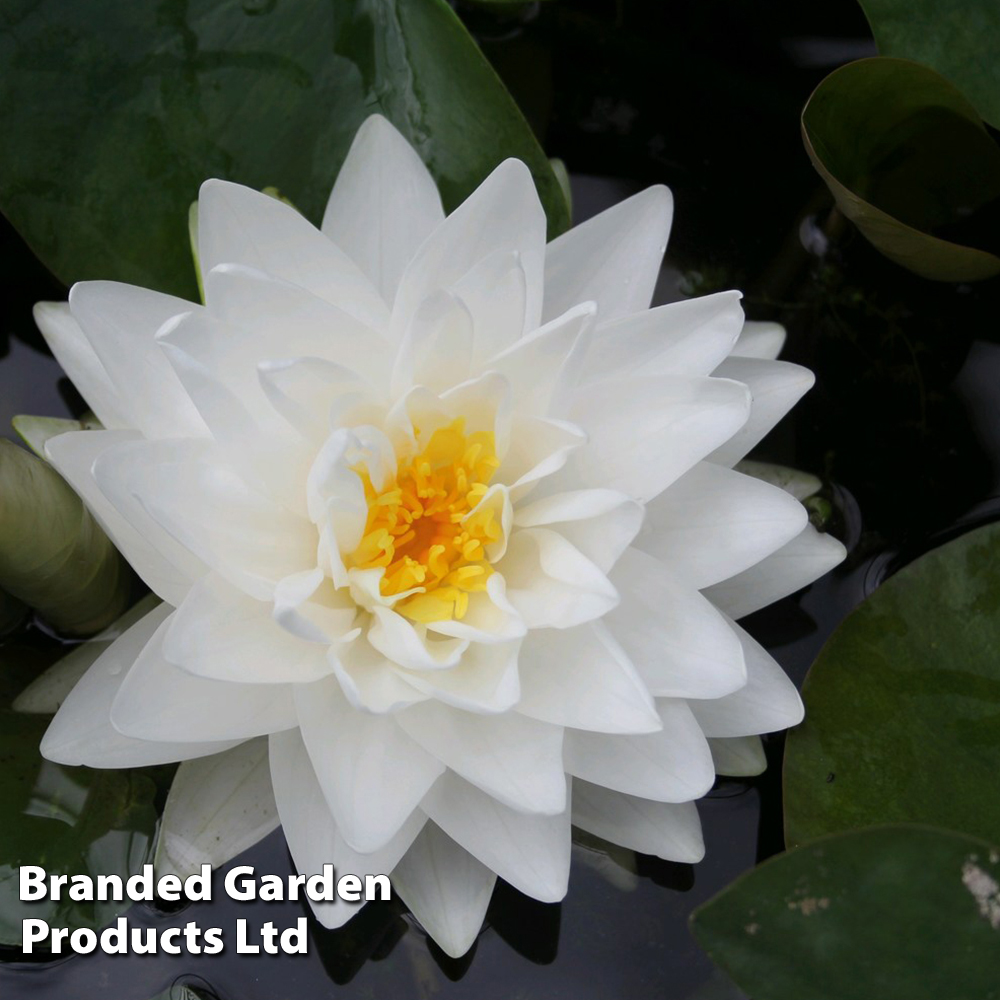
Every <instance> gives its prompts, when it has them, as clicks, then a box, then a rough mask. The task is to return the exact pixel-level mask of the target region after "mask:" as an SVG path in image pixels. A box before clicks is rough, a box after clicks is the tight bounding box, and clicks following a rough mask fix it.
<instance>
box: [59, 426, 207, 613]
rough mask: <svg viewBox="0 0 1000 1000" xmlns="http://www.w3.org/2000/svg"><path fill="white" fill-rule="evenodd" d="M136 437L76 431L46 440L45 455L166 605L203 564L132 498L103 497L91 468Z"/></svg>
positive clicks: (180, 594)
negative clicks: (107, 454) (106, 455)
mask: <svg viewBox="0 0 1000 1000" xmlns="http://www.w3.org/2000/svg"><path fill="white" fill-rule="evenodd" d="M138 440H139V436H138V435H137V434H135V433H134V432H132V431H77V432H75V433H71V434H60V435H59V436H58V437H54V438H49V440H48V441H47V442H46V444H45V454H46V455H47V457H48V459H49V461H50V462H51V463H52V465H53V466H54V467H55V468H56V469H57V470H58V471H59V474H60V475H61V476H62V477H63V478H64V479H66V480H67V481H68V482H69V484H70V485H71V486H72V487H73V489H74V490H76V492H77V493H78V494H79V495H80V497H81V498H82V499H83V502H84V503H85V504H86V505H87V507H88V509H89V510H90V512H91V513H92V514H93V515H94V517H95V518H96V519H97V523H98V524H100V526H101V527H102V528H103V529H104V530H105V532H106V533H107V534H108V535H109V537H110V538H111V540H112V541H113V542H114V543H115V545H116V546H117V547H118V549H119V550H120V551H121V553H122V555H123V556H125V558H126V559H127V560H128V562H129V564H130V565H131V566H132V568H133V569H134V570H135V571H136V572H137V573H138V574H139V576H140V577H142V580H143V582H144V583H145V584H146V585H147V586H148V587H149V588H150V590H152V591H153V592H154V593H155V594H157V595H158V596H159V597H162V598H163V600H165V601H166V602H167V603H168V604H173V605H177V604H180V603H181V601H182V600H184V595H185V594H186V593H187V592H188V590H189V589H190V587H191V583H192V581H193V580H197V579H198V578H199V577H201V576H202V575H203V574H204V573H205V564H204V563H203V562H202V561H201V560H200V559H198V558H197V556H194V555H192V554H191V553H190V552H189V551H188V550H187V549H185V548H184V547H183V546H182V545H180V544H178V543H177V542H176V541H174V539H173V538H171V537H170V535H168V534H167V533H166V532H165V531H164V530H163V529H162V528H161V527H160V526H159V525H158V524H157V523H156V522H155V521H154V520H153V519H152V518H151V517H150V516H149V515H148V514H147V513H146V512H145V511H144V510H143V509H142V507H141V506H140V505H139V504H138V503H137V502H136V501H135V499H134V498H133V497H131V496H122V497H117V498H116V497H107V496H105V494H104V493H103V492H102V490H101V488H100V487H99V486H98V485H97V480H96V479H95V478H94V475H93V471H92V470H93V466H94V462H95V461H96V460H97V459H98V458H99V457H100V456H101V455H102V454H103V453H104V452H106V451H108V450H110V449H113V448H116V447H117V446H119V445H124V444H127V443H129V442H134V441H138Z"/></svg>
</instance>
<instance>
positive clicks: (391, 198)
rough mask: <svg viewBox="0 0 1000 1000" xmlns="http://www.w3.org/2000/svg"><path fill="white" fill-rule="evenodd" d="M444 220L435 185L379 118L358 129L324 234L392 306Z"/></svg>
mask: <svg viewBox="0 0 1000 1000" xmlns="http://www.w3.org/2000/svg"><path fill="white" fill-rule="evenodd" d="M443 219H444V210H443V209H442V208H441V198H440V196H439V195H438V192H437V187H436V186H435V184H434V180H433V178H432V177H431V175H430V174H429V173H428V171H427V168H426V167H425V166H424V164H423V161H422V160H421V159H420V157H419V156H418V155H417V153H416V151H415V150H414V149H413V147H412V146H411V145H410V144H409V143H408V142H407V141H406V139H404V138H403V136H401V135H400V134H399V132H397V131H396V129H395V128H394V127H393V126H392V125H391V124H390V123H389V122H388V121H387V120H386V119H385V118H383V117H382V116H381V115H372V116H371V117H370V118H368V119H367V120H366V121H365V123H364V124H363V125H362V126H361V128H359V129H358V131H357V134H356V135H355V136H354V141H353V142H352V143H351V148H350V150H349V151H348V154H347V159H346V160H344V165H343V166H342V167H341V168H340V173H339V174H338V175H337V183H336V184H334V186H333V192H332V193H331V195H330V200H329V201H328V202H327V206H326V212H325V213H324V215H323V226H322V229H323V232H324V233H325V234H326V235H327V236H329V237H330V239H331V240H333V241H334V243H336V244H337V246H339V247H340V249H341V250H343V251H344V252H345V253H346V254H347V255H348V256H349V257H350V258H351V259H352V260H353V261H354V263H355V264H357V265H358V267H360V268H361V270H362V271H364V273H365V274H366V275H367V276H368V278H369V280H370V281H371V283H372V284H373V285H374V286H375V287H376V288H377V289H378V290H379V292H380V293H381V295H382V298H383V299H384V300H385V302H386V303H387V304H388V305H390V306H391V305H392V302H393V299H395V297H396V287H397V286H398V284H399V279H400V277H401V276H402V274H403V270H404V268H405V267H406V265H407V263H409V261H410V258H412V257H413V255H414V254H415V253H416V251H417V248H418V247H419V246H420V244H421V243H423V241H424V240H425V239H426V238H427V237H428V236H429V235H430V233H431V231H432V230H433V229H434V227H435V226H437V225H439V224H440V223H441V221H442V220H443Z"/></svg>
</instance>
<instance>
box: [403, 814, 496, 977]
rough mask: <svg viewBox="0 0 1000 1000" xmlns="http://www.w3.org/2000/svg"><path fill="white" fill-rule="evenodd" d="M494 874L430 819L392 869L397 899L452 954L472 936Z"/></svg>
mask: <svg viewBox="0 0 1000 1000" xmlns="http://www.w3.org/2000/svg"><path fill="white" fill-rule="evenodd" d="M496 880H497V877H496V873H495V872H493V871H491V870H490V869H489V868H487V867H486V865H484V864H483V863H482V862H480V861H477V860H476V859H475V858H474V857H473V856H472V855H471V854H470V853H469V852H468V851H467V850H465V848H464V847H461V846H460V845H459V844H457V843H455V841H454V840H452V839H451V837H449V836H448V834H446V833H444V832H443V831H442V830H441V828H440V827H438V826H437V825H436V824H434V823H427V824H426V825H425V826H424V828H423V830H421V831H420V834H419V835H418V837H417V839H416V840H415V841H414V842H413V845H412V846H411V847H410V849H409V850H408V851H407V852H406V854H405V855H404V856H403V859H402V860H401V861H400V862H399V864H398V865H396V867H395V868H394V869H393V872H392V884H393V887H394V888H395V890H396V891H397V892H398V893H399V895H400V897H401V898H402V900H403V902H404V903H406V905H407V906H408V907H409V908H410V909H411V910H412V911H413V915H414V916H415V917H416V918H417V920H419V921H420V923H421V924H423V926H424V927H425V928H426V929H427V932H428V934H430V936H431V937H432V938H434V941H435V942H436V944H437V945H438V946H439V947H440V948H441V950H442V951H443V952H444V953H445V954H446V955H450V956H451V957H452V958H461V956H462V955H464V954H465V953H466V952H467V951H468V950H469V949H470V948H471V947H472V945H473V942H474V941H475V940H476V937H477V935H478V934H479V931H480V930H481V929H482V926H483V918H484V917H485V916H486V909H487V907H488V906H489V905H490V897H491V896H492V895H493V886H494V884H495V883H496Z"/></svg>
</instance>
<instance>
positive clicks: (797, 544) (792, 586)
mask: <svg viewBox="0 0 1000 1000" xmlns="http://www.w3.org/2000/svg"><path fill="white" fill-rule="evenodd" d="M846 555H847V550H846V549H845V548H844V546H843V544H842V543H841V542H839V541H838V540H837V539H836V538H834V537H833V536H832V535H824V534H822V533H821V532H819V531H817V530H816V529H815V528H814V527H813V526H812V525H811V524H807V525H806V526H805V528H803V529H802V532H801V533H800V534H799V535H797V536H796V537H795V538H793V539H792V540H791V541H790V542H789V543H788V544H787V545H784V546H782V548H780V549H778V551H777V552H775V553H774V554H773V555H770V556H768V557H767V558H766V559H764V560H762V561H761V562H759V563H757V565H756V566H751V567H750V569H748V570H745V571H744V572H742V573H739V574H737V575H736V576H734V577H732V578H731V579H729V580H724V581H723V582H722V583H717V584H716V585H715V586H714V587H709V588H708V590H706V591H705V596H706V597H708V598H709V600H711V602H712V603H713V604H714V605H715V606H716V607H718V608H721V609H722V610H723V611H725V612H726V614H727V615H729V616H730V617H731V618H742V617H743V616H744V615H749V614H751V613H752V612H754V611H759V610H760V609H761V608H765V607H767V605H768V604H771V603H773V602H774V601H778V600H781V598H782V597H787V596H788V595H789V594H794V593H795V591H797V590H801V589H802V588H803V587H807V586H808V585H809V584H810V583H812V582H813V581H814V580H816V579H818V578H819V577H821V576H822V575H823V574H824V573H827V572H829V571H830V570H831V569H833V567H834V566H836V565H838V564H839V563H841V562H843V561H844V557H845V556H846Z"/></svg>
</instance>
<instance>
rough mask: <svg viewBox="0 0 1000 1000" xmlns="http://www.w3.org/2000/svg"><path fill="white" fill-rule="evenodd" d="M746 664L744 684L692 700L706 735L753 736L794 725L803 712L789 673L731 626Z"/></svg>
mask: <svg viewBox="0 0 1000 1000" xmlns="http://www.w3.org/2000/svg"><path fill="white" fill-rule="evenodd" d="M732 627H733V629H734V630H735V632H736V634H737V636H739V639H740V642H741V644H742V645H743V655H744V656H745V657H746V663H747V683H746V686H745V687H742V688H740V690H739V691H734V692H733V693H732V694H729V695H726V696H725V697H724V698H716V699H714V700H711V701H692V702H691V711H692V712H694V715H695V718H696V719H697V720H698V725H700V726H701V728H702V730H703V731H704V733H705V735H706V736H752V735H755V734H757V733H773V732H777V731H778V730H780V729H788V727H789V726H797V725H798V724H799V723H800V722H801V721H802V717H803V714H804V709H803V707H802V699H801V698H800V697H799V692H798V691H797V690H796V688H795V685H794V684H793V683H792V682H791V681H790V680H789V679H788V675H787V674H786V673H785V671H784V670H782V669H781V667H780V666H778V664H777V662H776V661H775V660H774V658H773V657H772V656H771V655H770V653H768V652H767V650H765V649H764V647H763V646H761V645H760V643H758V642H756V641H755V640H754V639H753V638H751V637H750V635H748V634H747V633H746V632H745V631H744V630H743V629H741V628H740V627H739V625H735V624H734V625H733V626H732Z"/></svg>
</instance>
